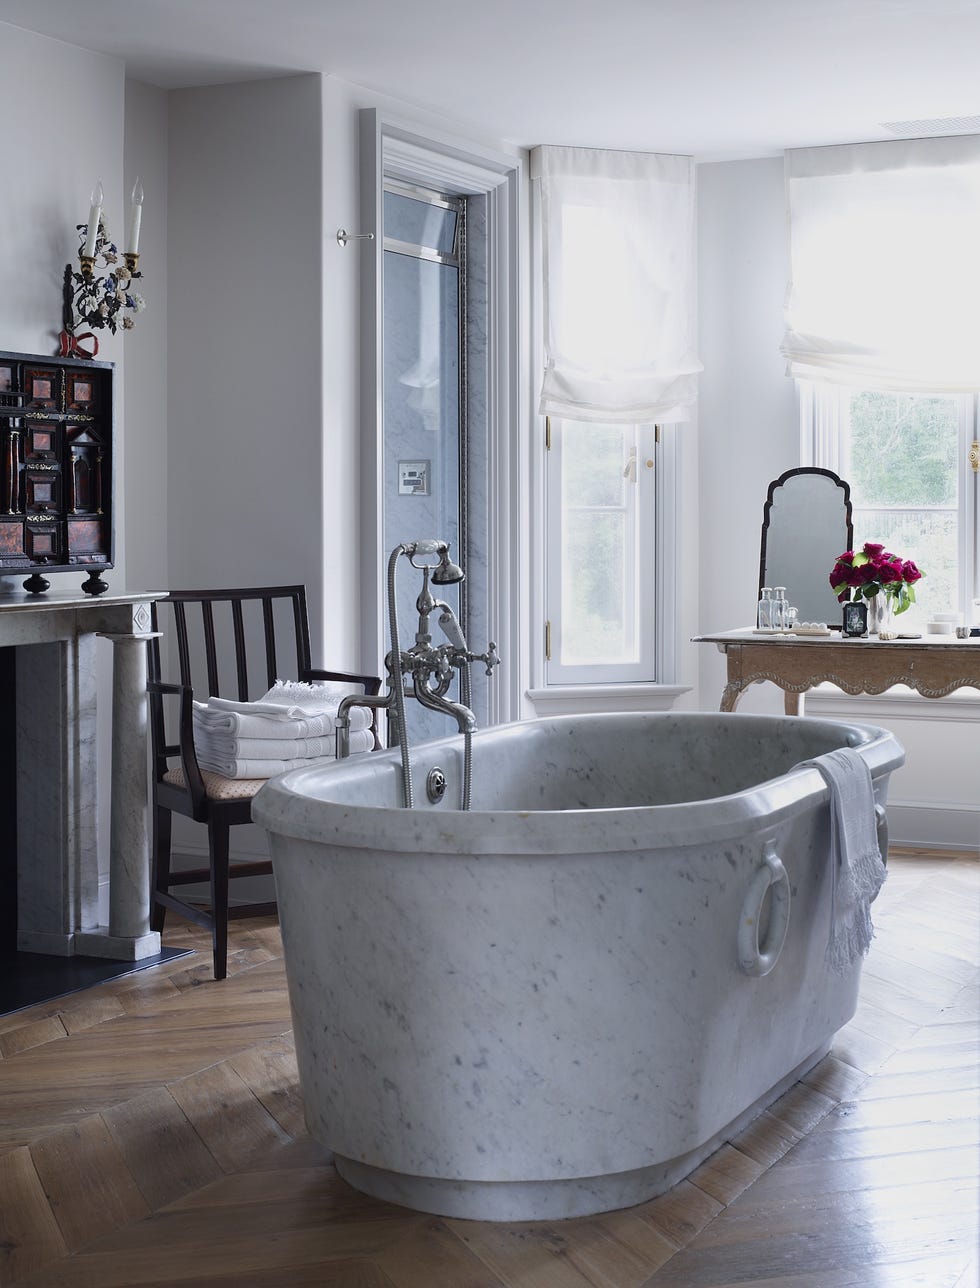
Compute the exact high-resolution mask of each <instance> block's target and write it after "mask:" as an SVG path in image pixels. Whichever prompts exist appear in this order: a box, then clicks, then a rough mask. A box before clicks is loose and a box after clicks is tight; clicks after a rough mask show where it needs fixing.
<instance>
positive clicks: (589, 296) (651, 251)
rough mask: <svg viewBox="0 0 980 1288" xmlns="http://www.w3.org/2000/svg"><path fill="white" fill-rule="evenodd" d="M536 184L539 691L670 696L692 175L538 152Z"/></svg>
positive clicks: (643, 160)
mask: <svg viewBox="0 0 980 1288" xmlns="http://www.w3.org/2000/svg"><path fill="white" fill-rule="evenodd" d="M531 176H532V178H533V179H534V180H535V185H534V212H535V218H534V229H535V253H536V259H537V261H538V264H539V266H540V278H539V281H538V290H537V292H536V295H537V299H536V305H537V307H538V313H539V318H538V320H539V323H540V333H541V357H542V367H543V373H544V374H543V379H542V384H541V391H540V397H539V402H538V411H539V413H540V414H541V416H542V420H543V423H544V425H545V435H544V437H545V440H546V442H547V451H546V452H545V461H544V467H543V471H542V487H541V492H540V496H541V501H542V505H543V509H542V512H541V513H542V515H543V522H542V523H541V526H540V529H539V531H538V533H537V534H536V535H537V536H539V537H540V538H543V541H542V557H541V560H540V563H539V565H538V566H539V567H540V568H542V570H543V575H542V582H541V584H542V585H543V587H544V601H545V602H544V616H545V619H546V621H545V632H544V634H545V644H544V654H545V662H544V665H543V679H544V683H545V685H546V686H548V685H554V686H562V685H572V686H576V685H577V686H581V685H591V684H610V683H613V682H616V683H621V684H630V683H643V684H649V683H651V682H657V683H659V684H661V685H663V684H664V682H667V683H668V684H669V683H670V681H672V680H673V678H674V677H673V674H672V670H673V649H672V637H673V634H674V632H675V629H676V618H675V612H674V608H675V605H674V588H675V583H674V581H673V579H671V578H669V577H665V576H664V575H663V572H664V570H665V569H667V568H669V567H670V566H671V558H672V554H673V549H674V518H675V508H674V501H673V493H674V485H675V484H674V480H675V470H674V462H673V455H672V447H671V446H670V445H669V434H664V435H663V441H658V440H659V439H660V436H659V435H658V434H657V431H656V428H655V426H656V425H657V424H662V423H667V424H673V423H674V422H678V421H684V420H686V419H688V416H689V414H690V407H691V406H692V405H693V403H694V401H695V398H696V396H697V373H698V372H699V371H700V370H701V363H700V362H699V360H698V357H697V353H696V348H695V332H696V328H695V325H694V310H693V299H694V164H693V161H692V159H691V158H690V157H676V156H662V155H658V154H654V153H630V152H603V151H599V150H596V149H588V148H566V147H540V148H535V149H533V150H532V153H531ZM534 669H535V671H536V672H538V664H537V659H535V665H534ZM538 673H539V674H541V672H538ZM607 700H609V699H608V698H607V695H606V694H603V695H602V697H601V699H600V701H601V702H603V703H604V702H606V701H607Z"/></svg>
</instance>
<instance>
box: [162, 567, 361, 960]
mask: <svg viewBox="0 0 980 1288" xmlns="http://www.w3.org/2000/svg"><path fill="white" fill-rule="evenodd" d="M153 630H154V631H161V632H163V634H164V635H165V636H166V637H167V639H168V641H169V643H170V645H171V649H172V654H173V657H174V659H175V663H176V667H177V671H178V673H179V676H180V682H179V683H167V682H165V681H163V680H162V679H161V654H162V653H163V652H164V650H162V649H161V640H160V639H159V638H155V639H152V640H151V641H150V644H149V662H148V674H149V681H148V684H147V689H148V692H149V714H150V736H151V742H152V761H153V763H152V774H151V778H152V793H151V794H152V802H151V803H152V850H153V870H154V872H153V889H152V892H151V925H152V927H153V929H154V930H162V929H163V924H164V918H165V916H166V912H167V909H168V908H172V909H174V910H175V911H176V912H179V913H180V914H181V915H182V916H184V917H187V918H188V919H189V920H190V921H193V922H194V923H195V924H196V925H199V926H203V927H205V928H206V929H210V931H211V938H212V944H213V952H214V977H215V979H224V978H225V976H226V974H227V957H228V920H229V918H230V917H250V916H260V915H262V914H267V913H272V912H275V910H276V904H275V901H274V900H271V901H267V902H263V903H244V904H238V905H233V906H229V901H228V884H229V880H230V879H233V878H237V877H248V876H268V875H270V874H271V872H272V863H271V861H270V860H269V859H262V860H256V861H242V862H235V863H232V862H230V859H229V832H230V829H231V828H232V827H234V826H236V825H238V824H242V823H250V822H251V821H252V797H253V796H254V795H255V794H256V792H257V791H258V790H259V788H260V787H261V786H262V782H263V781H264V780H260V779H232V778H224V777H222V776H221V775H220V774H214V773H210V772H208V771H207V770H202V769H201V768H200V766H199V764H198V760H197V755H196V752H195V748H194V730H193V717H192V712H193V705H192V704H193V700H194V698H195V696H196V697H197V699H198V700H199V701H202V702H203V701H206V700H207V699H208V697H224V698H232V699H234V700H236V701H239V702H247V701H255V700H257V699H258V698H260V697H261V696H262V695H263V694H264V693H265V692H266V691H267V690H268V689H270V688H271V687H272V686H273V684H274V683H275V682H276V680H279V679H282V680H302V681H310V680H335V681H341V682H345V683H348V684H350V685H351V686H352V691H356V689H358V688H359V689H360V690H361V691H362V692H364V693H367V694H376V693H377V692H378V691H379V689H380V687H381V681H380V679H379V678H378V677H377V676H373V675H353V674H350V673H348V672H345V671H325V670H321V669H317V668H314V667H312V666H311V665H310V629H309V620H308V617H307V608H306V591H305V588H304V587H303V586H262V587H253V588H248V589H239V590H175V591H171V593H170V594H169V595H168V596H167V597H166V599H163V600H160V601H159V603H156V604H154V605H153ZM290 637H291V638H290ZM283 641H285V644H283ZM195 680H197V681H198V682H197V684H195ZM373 714H374V713H372V716H373ZM371 728H372V731H373V732H374V745H375V746H376V747H377V746H379V745H380V743H379V741H378V737H377V730H376V726H375V724H374V723H372V726H371ZM175 758H176V761H177V763H176V764H172V763H171V762H172V761H173V760H174V759H175ZM175 813H176V814H183V815H184V816H185V817H187V818H191V819H193V820H194V821H195V822H198V823H203V824H205V825H206V826H207V831H208V854H209V862H208V866H207V867H206V868H195V869H193V870H191V871H180V872H174V871H172V870H171V824H172V817H173V815H174V814H175ZM205 881H207V882H208V884H209V887H210V906H209V907H207V908H205V907H202V906H200V905H199V904H194V903H189V902H188V901H187V900H185V899H181V898H179V897H178V896H177V895H176V894H174V893H172V891H173V889H174V888H175V887H180V886H187V885H194V884H198V883H203V882H205Z"/></svg>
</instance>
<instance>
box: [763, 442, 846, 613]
mask: <svg viewBox="0 0 980 1288" xmlns="http://www.w3.org/2000/svg"><path fill="white" fill-rule="evenodd" d="M853 542H854V526H853V523H852V521H851V489H850V485H849V484H848V483H846V482H845V481H844V480H843V479H842V478H840V477H839V476H838V475H836V474H835V473H834V472H833V471H832V470H825V469H819V468H818V467H816V466H802V467H799V468H797V469H792V470H787V471H786V472H785V473H784V474H780V476H779V478H778V479H774V480H773V482H772V483H770V484H769V492H768V495H767V497H766V504H765V508H764V510H763V517H762V547H761V553H760V557H759V591H760V593H761V591H762V587H763V586H785V587H786V597H787V599H788V600H789V602H790V604H791V605H793V606H794V607H796V608H797V609H798V620H799V621H801V622H826V623H827V624H828V625H839V623H840V620H841V608H840V604H839V603H838V602H837V597H836V595H835V594H834V592H833V591H832V590H831V588H830V582H829V577H830V570H831V569H832V568H833V566H834V561H835V559H836V558H837V556H838V555H839V554H841V552H842V551H844V550H850V549H852V548H853Z"/></svg>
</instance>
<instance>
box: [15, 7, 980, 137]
mask: <svg viewBox="0 0 980 1288" xmlns="http://www.w3.org/2000/svg"><path fill="white" fill-rule="evenodd" d="M0 21H6V22H9V23H12V24H14V25H15V26H18V27H26V28H28V29H30V30H33V31H37V32H41V33H42V34H44V35H48V36H54V37H56V38H58V39H61V40H64V41H68V42H69V43H71V44H75V45H82V46H84V47H85V48H88V49H94V50H99V51H102V52H105V53H108V54H113V55H116V56H118V57H121V58H124V59H125V60H126V63H127V69H128V73H129V74H130V75H131V76H133V77H135V78H136V79H139V80H143V81H148V82H150V83H151V84H154V85H159V86H163V87H166V88H179V87H185V86H191V85H205V84H212V83H216V82H222V81H231V80H247V79H250V78H252V77H256V76H270V75H282V74H286V73H291V72H300V71H318V72H328V73H332V74H334V75H336V76H339V77H341V78H342V79H344V80H347V81H352V82H354V83H356V84H360V85H364V86H367V87H370V88H371V89H374V90H378V91H381V92H383V93H386V94H390V95H391V96H393V97H395V98H398V99H401V100H402V101H403V102H405V103H408V104H412V105H414V106H416V107H419V108H426V109H429V110H431V111H433V112H436V113H438V114H439V115H440V116H443V117H446V118H449V119H450V120H451V121H454V122H456V123H458V125H459V126H460V127H466V128H468V129H469V128H474V127H475V128H476V129H477V130H478V131H479V133H480V134H481V135H482V136H484V137H488V138H492V139H500V140H507V141H510V142H512V143H515V144H519V145H522V146H529V145H532V144H535V143H567V144H577V145H581V146H601V147H612V148H631V149H639V150H647V151H660V152H686V153H693V154H694V155H696V156H697V157H698V158H699V159H701V160H710V159H723V158H735V157H748V156H765V155H773V154H775V153H778V152H779V151H780V150H781V149H782V148H784V147H798V146H805V145H809V144H820V143H836V142H852V141H858V140H871V139H878V138H890V137H892V136H891V135H890V134H889V133H888V132H887V131H886V130H884V129H882V126H881V122H884V121H898V120H909V119H914V120H919V119H924V118H925V119H931V118H937V117H942V118H945V117H958V116H972V115H975V114H977V113H978V112H980V78H978V57H977V56H978V53H980V0H482V3H474V0H411V2H407V0H0ZM0 52H2V31H0Z"/></svg>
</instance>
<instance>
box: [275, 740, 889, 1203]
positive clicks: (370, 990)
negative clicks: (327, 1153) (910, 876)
mask: <svg viewBox="0 0 980 1288" xmlns="http://www.w3.org/2000/svg"><path fill="white" fill-rule="evenodd" d="M844 745H851V746H856V747H858V748H860V754H861V755H862V757H864V758H865V759H866V761H867V763H868V765H869V767H870V769H871V773H872V777H873V781H874V784H875V795H876V801H877V803H878V806H879V816H880V817H881V818H883V814H884V810H883V806H884V802H885V795H886V791H887V783H888V777H889V774H890V772H891V771H892V770H893V769H895V768H897V767H898V766H899V765H901V764H902V762H903V760H904V753H903V752H902V749H901V747H900V746H899V744H898V743H897V742H896V741H895V739H894V738H893V737H892V736H891V735H890V734H888V733H886V732H885V731H884V730H880V729H875V728H871V727H868V726H855V725H847V724H843V723H836V722H831V721H820V720H811V719H798V718H791V717H764V716H758V717H756V716H749V715H701V714H677V715H675V714H627V715H611V716H602V715H593V716H567V717H559V718H555V719H543V720H535V721H529V722H526V723H523V724H519V725H508V726H502V727H499V728H497V729H490V730H487V731H484V732H481V733H478V734H477V735H476V736H475V737H474V739H473V765H474V781H473V797H472V809H471V811H470V812H469V813H463V812H461V811H460V810H459V809H458V800H459V791H460V774H461V772H462V739H461V738H456V737H454V738H451V739H446V740H444V741H440V742H431V743H427V744H424V745H423V746H421V747H419V748H417V749H416V751H415V753H414V759H415V766H414V773H415V780H416V788H415V795H416V801H417V802H422V804H421V805H419V806H417V808H416V809H414V810H411V811H409V810H405V809H402V808H400V807H399V802H400V800H401V787H400V778H399V775H400V766H399V760H398V753H397V751H390V752H380V753H374V754H372V755H370V756H361V757H356V758H354V759H352V760H349V761H344V762H340V763H331V762H323V763H321V764H320V765H313V766H311V767H310V768H308V769H302V770H296V771H294V772H292V773H288V774H285V775H283V776H282V777H280V778H277V779H274V780H272V781H270V782H269V783H268V784H267V785H266V786H265V787H264V788H263V789H262V791H261V792H260V793H259V795H258V796H257V797H256V799H255V804H254V810H253V816H254V818H255V819H256V820H257V821H258V822H259V823H260V824H262V825H263V826H264V827H265V828H266V829H267V831H268V832H269V834H270V838H271V847H272V855H273V861H274V866H275V873H276V884H277V890H278V898H279V912H280V919H281V923H282V933H283V943H284V950H285V960H286V971H287V977H288V981H289V991H290V1001H291V1006H292V1012H293V1020H294V1028H295V1038H296V1049H297V1056H298V1061H299V1069H300V1079H301V1086H302V1091H303V1096H304V1101H305V1106H306V1117H307V1123H308V1126H309V1130H310V1132H311V1134H312V1135H313V1136H314V1137H315V1138H316V1139H317V1140H319V1141H320V1142H322V1143H323V1144H325V1145H326V1146H328V1147H329V1148H330V1149H331V1150H333V1152H334V1154H335V1159H336V1164H337V1168H338V1170H339V1171H340V1173H341V1175H343V1176H344V1177H345V1178H346V1179H347V1180H348V1181H349V1182H350V1184H352V1185H354V1186H355V1187H357V1188H358V1189H361V1190H363V1191H366V1192H367V1193H370V1194H373V1195H375V1196H377V1197H379V1198H383V1199H387V1200H390V1201H392V1202H395V1203H400V1204H403V1205H405V1206H407V1207H411V1208H416V1209H419V1210H422V1211H427V1212H434V1213H439V1214H442V1215H449V1216H462V1217H473V1218H478V1219H483V1220H523V1219H528V1220H530V1219H555V1218H561V1217H569V1216H578V1215H582V1214H586V1213H592V1212H599V1211H605V1210H608V1209H610V1208H615V1207H625V1206H628V1205H631V1204H634V1203H639V1202H641V1201H643V1200H645V1199H647V1198H650V1197H653V1196H654V1195H656V1194H658V1193H661V1192H662V1191H663V1190H665V1189H667V1188H669V1187H670V1186H672V1185H674V1184H675V1183H676V1182H677V1181H678V1180H680V1179H681V1178H682V1177H683V1176H684V1175H686V1174H687V1173H688V1172H689V1171H691V1170H692V1169H693V1168H694V1167H695V1166H696V1165H697V1164H698V1163H699V1162H700V1161H701V1160H702V1159H703V1158H705V1157H707V1155H708V1154H709V1153H711V1152H712V1151H713V1150H714V1149H715V1148H717V1146H718V1145H719V1144H720V1143H721V1142H722V1141H724V1140H725V1139H727V1138H728V1137H729V1136H731V1135H732V1134H733V1133H734V1132H735V1131H737V1130H739V1128H740V1127H741V1126H742V1125H744V1124H745V1123H746V1122H748V1121H749V1120H750V1119H751V1118H752V1117H754V1116H755V1115H756V1114H757V1113H759V1112H761V1110H762V1109H763V1108H764V1107H765V1106H766V1105H767V1104H768V1103H770V1102H771V1101H772V1100H773V1099H775V1098H776V1096H778V1095H779V1094H781V1093H782V1091H783V1090H784V1089H785V1088H786V1087H787V1086H789V1085H790V1084H791V1083H792V1082H793V1081H795V1080H796V1079H797V1078H799V1077H801V1076H802V1075H803V1074H804V1073H805V1072H806V1070H807V1069H808V1068H809V1067H810V1066H812V1065H813V1064H814V1063H815V1062H816V1061H817V1060H819V1059H821V1058H822V1056H823V1055H824V1053H825V1052H826V1051H827V1049H828V1047H829V1044H830V1040H831V1038H832V1036H833V1034H834V1033H835V1032H836V1030H837V1029H838V1028H840V1027H841V1026H842V1025H843V1024H845V1023H846V1022H847V1021H848V1019H850V1017H851V1015H852V1014H853V1012H854V1008H855V1004H856V998H857V988H858V980H859V973H860V961H858V962H857V963H855V965H854V966H853V968H852V969H851V970H850V971H849V972H848V973H846V974H845V975H844V976H840V975H835V974H833V973H832V972H831V971H830V970H829V968H828V966H827V964H826V962H825V949H826V945H827V941H828V934H829V928H830V916H831V873H830V870H829V865H828V850H829V814H830V811H829V807H828V790H827V788H826V787H825V785H824V782H823V779H822V777H821V775H820V774H819V772H818V771H817V770H815V769H813V768H794V767H795V766H798V764H799V762H801V761H805V760H807V759H809V758H811V757H814V756H817V755H820V754H821V753H823V752H826V751H830V750H832V749H834V748H837V747H841V746H844ZM436 766H438V767H439V768H441V769H442V770H443V771H444V772H445V775H446V777H447V779H448V783H449V788H448V791H447V793H446V796H445V797H444V798H443V799H442V800H441V801H440V802H439V803H438V804H436V805H429V804H427V803H426V802H427V797H426V790H425V784H426V779H427V776H428V774H429V772H430V770H431V769H432V768H433V767H436ZM770 887H771V888H770Z"/></svg>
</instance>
